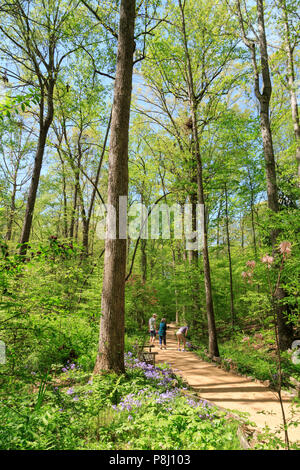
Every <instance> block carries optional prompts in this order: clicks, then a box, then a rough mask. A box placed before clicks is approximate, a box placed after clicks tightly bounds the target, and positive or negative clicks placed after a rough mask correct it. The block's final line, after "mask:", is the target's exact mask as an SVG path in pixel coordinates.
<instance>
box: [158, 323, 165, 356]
mask: <svg viewBox="0 0 300 470" xmlns="http://www.w3.org/2000/svg"><path fill="white" fill-rule="evenodd" d="M158 336H159V346H160V349H162V348H163V345H164V349H167V345H166V336H167V323H166V319H165V318H162V320H161V322H160V324H159V329H158Z"/></svg>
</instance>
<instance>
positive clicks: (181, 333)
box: [176, 326, 188, 351]
mask: <svg viewBox="0 0 300 470" xmlns="http://www.w3.org/2000/svg"><path fill="white" fill-rule="evenodd" d="M187 332H188V327H187V326H182V327H181V328H179V330H178V331H177V332H176V336H177V344H178V351H180V342H181V341H182V344H183V349H182V351H185V343H186V335H187Z"/></svg>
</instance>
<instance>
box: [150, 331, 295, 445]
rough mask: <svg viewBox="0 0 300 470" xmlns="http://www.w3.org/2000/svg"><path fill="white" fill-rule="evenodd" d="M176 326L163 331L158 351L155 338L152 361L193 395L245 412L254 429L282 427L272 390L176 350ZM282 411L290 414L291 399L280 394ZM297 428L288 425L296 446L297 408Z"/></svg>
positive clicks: (278, 407)
mask: <svg viewBox="0 0 300 470" xmlns="http://www.w3.org/2000/svg"><path fill="white" fill-rule="evenodd" d="M175 332H176V327H175V325H173V324H171V325H170V326H169V328H168V330H167V349H166V350H164V349H163V350H161V349H160V348H159V345H158V339H157V340H156V347H155V348H154V350H155V351H156V352H158V354H157V355H156V363H163V362H166V363H168V364H170V365H171V367H172V368H173V369H174V370H175V372H176V373H177V374H178V375H180V376H181V377H182V378H183V379H184V380H185V381H186V382H187V383H188V384H189V385H190V386H191V387H192V388H193V389H194V390H195V391H196V392H197V394H198V395H199V396H200V397H201V398H203V399H205V400H208V401H210V402H212V403H214V404H215V405H217V406H219V407H222V408H226V409H228V410H230V411H232V412H233V413H234V412H235V411H240V412H244V413H248V415H247V417H248V419H250V421H252V422H253V423H255V425H256V426H257V428H261V429H262V428H263V427H264V426H266V425H267V426H268V427H269V428H270V430H271V431H273V432H275V431H279V429H280V426H282V414H281V408H280V403H279V401H278V398H277V396H276V394H275V393H274V392H272V391H271V390H270V389H269V388H267V387H265V386H264V385H263V384H261V383H257V382H254V381H251V380H249V379H247V378H244V377H241V376H239V375H236V374H234V373H231V372H226V371H224V370H222V369H221V368H220V367H218V366H217V365H216V364H214V363H209V362H205V361H202V360H201V359H200V358H199V357H198V356H197V355H196V354H194V353H193V352H189V351H187V352H184V351H178V350H177V341H176V337H175ZM283 402H284V410H285V414H286V416H287V418H288V419H289V418H291V417H292V408H291V398H290V397H289V396H288V395H287V394H284V395H283ZM293 421H298V422H299V426H298V427H294V426H292V427H290V428H289V438H290V441H291V442H296V441H299V445H300V411H299V408H298V411H297V414H296V415H294V417H293Z"/></svg>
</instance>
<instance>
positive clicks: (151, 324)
mask: <svg viewBox="0 0 300 470" xmlns="http://www.w3.org/2000/svg"><path fill="white" fill-rule="evenodd" d="M149 332H150V344H153V346H154V344H155V338H156V313H154V314H153V315H152V317H151V318H150V320H149Z"/></svg>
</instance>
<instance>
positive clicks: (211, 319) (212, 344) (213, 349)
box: [178, 0, 219, 357]
mask: <svg viewBox="0 0 300 470" xmlns="http://www.w3.org/2000/svg"><path fill="white" fill-rule="evenodd" d="M178 2H179V7H180V11H181V20H182V35H183V42H184V50H185V59H186V62H187V82H188V83H187V85H188V92H189V100H190V107H191V113H192V116H191V117H192V126H193V127H192V128H193V142H194V157H195V161H196V163H197V186H198V201H199V204H201V205H202V206H203V208H204V223H203V249H202V255H203V270H204V285H205V299H206V313H207V325H208V346H209V354H210V355H211V356H216V357H218V356H219V348H218V341H217V330H216V325H215V316H214V307H213V297H212V288H211V277H210V265H209V254H208V240H207V222H206V220H207V219H206V217H207V214H206V207H205V199H204V188H203V176H202V159H201V154H200V147H199V136H198V122H197V100H196V97H195V91H194V79H193V71H192V66H191V60H190V55H189V50H188V41H187V36H186V25H185V15H184V7H185V3H184V4H183V3H182V0H178Z"/></svg>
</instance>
